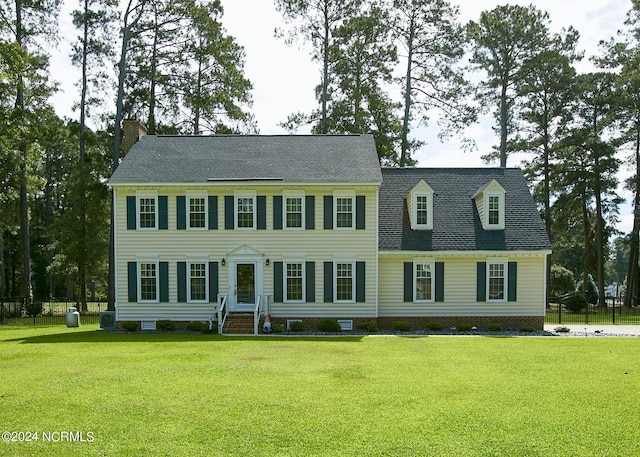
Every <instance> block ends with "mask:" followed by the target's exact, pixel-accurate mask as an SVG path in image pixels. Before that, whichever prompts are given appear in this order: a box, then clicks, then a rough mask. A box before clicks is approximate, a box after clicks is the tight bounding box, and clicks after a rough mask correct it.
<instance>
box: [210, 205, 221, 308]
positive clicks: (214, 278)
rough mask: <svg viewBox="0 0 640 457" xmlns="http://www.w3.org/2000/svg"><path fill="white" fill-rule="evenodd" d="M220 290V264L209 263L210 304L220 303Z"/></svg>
mask: <svg viewBox="0 0 640 457" xmlns="http://www.w3.org/2000/svg"><path fill="white" fill-rule="evenodd" d="M209 214H211V213H209ZM218 290H219V289H218V262H209V303H216V302H217V301H218Z"/></svg>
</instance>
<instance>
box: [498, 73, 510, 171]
mask: <svg viewBox="0 0 640 457" xmlns="http://www.w3.org/2000/svg"><path fill="white" fill-rule="evenodd" d="M508 115H509V110H508V107H507V83H506V81H505V82H503V83H502V91H501V93H500V168H506V167H507V125H508Z"/></svg>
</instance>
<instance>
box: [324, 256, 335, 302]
mask: <svg viewBox="0 0 640 457" xmlns="http://www.w3.org/2000/svg"><path fill="white" fill-rule="evenodd" d="M324 302H325V303H332V302H333V262H325V263H324Z"/></svg>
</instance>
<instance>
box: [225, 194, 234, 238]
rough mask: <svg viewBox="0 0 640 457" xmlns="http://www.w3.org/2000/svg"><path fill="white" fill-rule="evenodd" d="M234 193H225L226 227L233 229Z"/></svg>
mask: <svg viewBox="0 0 640 457" xmlns="http://www.w3.org/2000/svg"><path fill="white" fill-rule="evenodd" d="M233 212H234V208H233V195H225V197H224V228H225V229H227V230H233V228H234V227H235V224H234V223H233Z"/></svg>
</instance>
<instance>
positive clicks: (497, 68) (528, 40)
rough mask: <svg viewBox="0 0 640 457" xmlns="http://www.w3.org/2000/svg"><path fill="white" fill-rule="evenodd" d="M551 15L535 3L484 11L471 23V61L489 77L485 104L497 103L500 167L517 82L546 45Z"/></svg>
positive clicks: (481, 89)
mask: <svg viewBox="0 0 640 457" xmlns="http://www.w3.org/2000/svg"><path fill="white" fill-rule="evenodd" d="M548 24H549V15H548V14H547V13H546V12H542V11H540V10H538V9H537V8H536V7H535V6H533V5H529V6H528V7H523V6H519V5H503V6H497V7H496V8H494V9H493V10H491V11H484V12H482V13H481V15H480V19H479V20H478V22H475V21H470V22H469V23H468V24H467V28H466V29H467V39H468V40H469V42H470V43H471V45H472V57H471V63H472V64H473V66H474V67H475V68H476V69H482V70H484V71H485V72H486V73H487V75H488V78H487V80H486V81H485V82H482V83H481V84H480V86H479V90H478V93H477V97H478V99H479V100H480V101H481V103H482V104H483V105H486V106H489V105H491V104H497V110H496V112H495V115H496V118H497V120H498V130H499V132H500V146H499V149H498V152H499V157H500V166H501V167H506V166H507V150H508V144H507V143H508V137H509V133H510V130H511V124H512V122H513V117H514V115H515V113H514V112H513V108H514V101H515V99H516V96H517V94H516V90H515V89H516V85H517V84H518V82H519V81H520V80H522V78H523V77H524V76H525V75H526V71H523V69H524V68H525V64H526V63H527V62H528V61H529V60H531V59H532V58H534V57H535V56H536V55H537V54H538V52H539V50H540V49H544V48H546V43H547V41H548V39H549V38H548V35H549V27H548Z"/></svg>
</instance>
